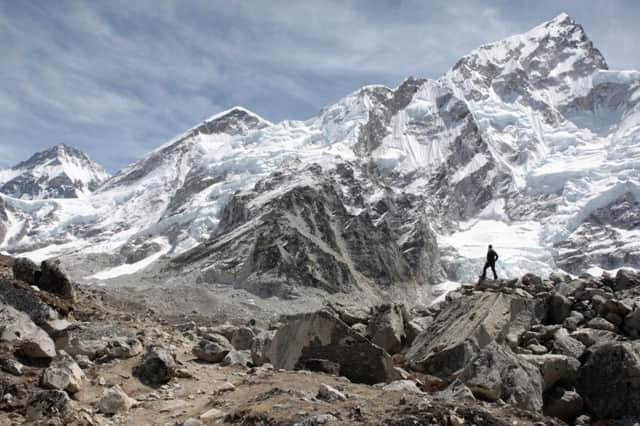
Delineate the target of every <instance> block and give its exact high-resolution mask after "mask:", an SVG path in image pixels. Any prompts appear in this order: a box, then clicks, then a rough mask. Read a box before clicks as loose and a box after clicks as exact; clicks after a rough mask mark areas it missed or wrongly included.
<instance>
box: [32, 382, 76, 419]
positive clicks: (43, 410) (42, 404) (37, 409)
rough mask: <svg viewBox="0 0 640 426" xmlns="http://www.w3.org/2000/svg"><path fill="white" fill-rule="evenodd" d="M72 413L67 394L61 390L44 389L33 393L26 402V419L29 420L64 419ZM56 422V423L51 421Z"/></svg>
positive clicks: (70, 402)
mask: <svg viewBox="0 0 640 426" xmlns="http://www.w3.org/2000/svg"><path fill="white" fill-rule="evenodd" d="M72 413H73V403H72V401H71V398H69V395H67V393H66V392H64V391H61V390H46V391H39V392H36V393H34V394H33V395H32V396H31V398H30V399H29V402H28V403H27V410H26V416H25V417H26V419H27V421H29V422H35V421H41V420H44V419H49V420H51V419H54V418H61V419H66V418H68V417H69V416H70V415H71V414H72ZM52 424H56V423H52Z"/></svg>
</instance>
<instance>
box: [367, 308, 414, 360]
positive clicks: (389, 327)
mask: <svg viewBox="0 0 640 426" xmlns="http://www.w3.org/2000/svg"><path fill="white" fill-rule="evenodd" d="M403 310H404V309H403V306H402V305H380V306H376V307H375V308H372V315H371V319H370V320H369V325H368V327H367V335H368V336H370V337H371V341H372V342H373V343H375V344H376V345H378V346H380V347H381V348H382V349H384V350H385V351H387V352H388V353H390V354H395V353H398V352H400V350H401V349H402V347H403V346H404V345H405V343H406V341H407V335H406V333H405V328H404V315H403Z"/></svg>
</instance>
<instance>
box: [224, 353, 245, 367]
mask: <svg viewBox="0 0 640 426" xmlns="http://www.w3.org/2000/svg"><path fill="white" fill-rule="evenodd" d="M220 365H238V366H242V367H251V366H252V365H253V361H252V360H251V351H247V350H244V351H236V350H232V351H229V353H227V355H225V357H224V359H223V360H222V361H221V362H220Z"/></svg>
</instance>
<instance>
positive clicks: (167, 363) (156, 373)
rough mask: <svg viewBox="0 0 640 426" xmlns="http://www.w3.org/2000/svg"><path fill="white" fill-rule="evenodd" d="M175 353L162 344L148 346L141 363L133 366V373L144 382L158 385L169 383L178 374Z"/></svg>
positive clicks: (152, 385)
mask: <svg viewBox="0 0 640 426" xmlns="http://www.w3.org/2000/svg"><path fill="white" fill-rule="evenodd" d="M176 370H177V365H176V362H175V360H174V359H173V355H172V354H171V353H170V352H169V351H168V350H167V349H165V348H163V347H161V346H148V347H147V351H146V352H145V354H144V356H143V357H142V360H141V361H140V363H139V364H138V365H137V366H136V367H134V368H133V375H134V376H136V377H137V378H138V379H139V380H140V381H141V382H142V383H144V384H145V385H148V386H151V387H158V386H160V385H164V384H165V383H168V382H169V381H170V380H171V379H172V378H173V377H174V376H175V374H176Z"/></svg>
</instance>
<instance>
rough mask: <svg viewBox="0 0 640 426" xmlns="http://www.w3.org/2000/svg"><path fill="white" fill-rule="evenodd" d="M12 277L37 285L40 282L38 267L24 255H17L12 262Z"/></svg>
mask: <svg viewBox="0 0 640 426" xmlns="http://www.w3.org/2000/svg"><path fill="white" fill-rule="evenodd" d="M12 270H13V277H14V278H15V279H16V280H20V281H24V282H26V283H28V284H31V285H35V286H37V285H38V284H39V282H40V267H39V266H38V265H36V263H35V262H34V261H32V260H31V259H28V258H26V257H19V258H17V259H16V260H15V261H14V262H13V266H12Z"/></svg>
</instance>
